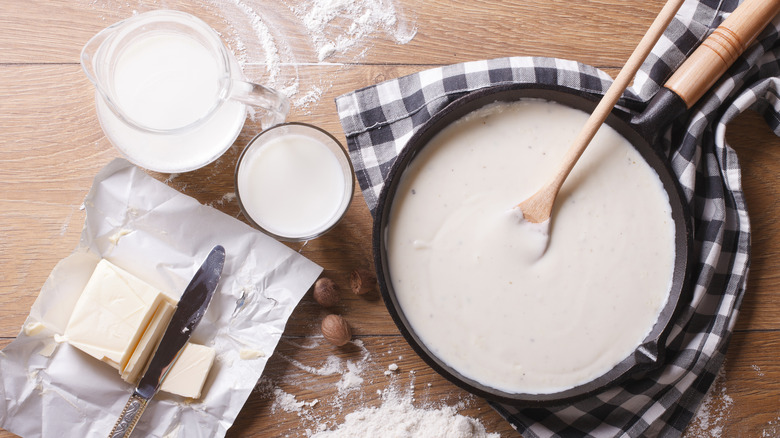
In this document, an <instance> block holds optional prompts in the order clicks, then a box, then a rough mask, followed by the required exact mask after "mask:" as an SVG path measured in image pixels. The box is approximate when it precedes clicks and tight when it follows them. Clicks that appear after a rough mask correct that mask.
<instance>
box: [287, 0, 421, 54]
mask: <svg viewBox="0 0 780 438" xmlns="http://www.w3.org/2000/svg"><path fill="white" fill-rule="evenodd" d="M291 9H292V10H293V11H294V12H295V15H296V16H298V17H299V18H300V19H301V21H302V22H303V24H304V26H306V29H307V30H308V32H309V36H310V38H311V40H312V43H313V44H314V46H315V49H316V51H317V59H319V60H320V61H324V60H325V59H327V58H329V57H331V56H332V55H333V54H335V53H344V52H347V51H348V50H350V49H352V48H353V47H355V46H359V45H360V44H361V43H362V41H363V40H364V39H365V38H366V37H367V36H368V35H371V34H373V33H376V32H377V31H383V32H385V33H387V34H389V35H390V36H391V37H392V38H393V39H394V40H395V42H396V43H398V44H406V43H408V42H409V41H411V40H412V39H413V38H414V36H415V34H416V33H417V30H416V28H415V27H414V25H412V24H410V23H407V22H406V20H405V19H404V18H402V17H401V16H400V15H399V14H398V13H397V11H396V4H395V2H393V1H391V0H313V1H308V2H300V4H298V5H295V6H292V7H291Z"/></svg>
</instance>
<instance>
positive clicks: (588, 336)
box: [387, 100, 675, 394]
mask: <svg viewBox="0 0 780 438" xmlns="http://www.w3.org/2000/svg"><path fill="white" fill-rule="evenodd" d="M586 118H587V115H586V114H585V113H583V112H581V111H578V110H574V109H570V108H568V107H564V106H562V105H559V104H555V103H550V102H544V101H537V100H527V101H521V102H518V103H512V104H507V103H503V104H493V105H490V106H488V107H485V108H482V109H480V110H478V111H475V112H474V113H472V114H469V115H468V116H466V117H464V118H463V119H461V120H459V121H457V122H456V123H454V124H452V125H451V126H450V127H448V128H446V129H445V130H444V131H442V132H441V133H440V134H438V135H437V136H436V137H435V138H434V139H433V140H432V142H431V144H429V145H427V146H426V147H425V148H424V149H423V151H422V152H420V154H419V155H418V156H417V157H416V158H415V159H414V160H413V162H412V164H411V165H410V167H409V169H407V171H406V173H405V175H404V178H403V180H402V181H401V183H400V185H399V188H398V191H397V193H396V196H395V199H394V201H393V209H392V212H391V219H390V222H389V226H388V230H387V248H388V257H389V267H390V277H391V281H392V285H393V288H394V290H395V293H396V294H397V296H398V301H399V303H400V306H401V308H402V310H403V313H404V314H405V316H406V317H407V319H408V321H409V323H410V324H411V326H412V328H413V330H414V331H415V333H416V334H417V335H418V336H419V337H420V339H421V340H422V342H423V343H424V344H425V345H426V346H427V347H428V348H429V349H430V350H431V352H432V353H433V354H435V355H436V356H437V357H438V358H440V359H441V360H443V361H444V362H445V363H447V364H448V365H450V366H451V367H452V368H454V369H455V370H456V371H458V372H459V373H461V374H462V375H464V376H465V377H468V378H471V379H473V380H476V381H478V382H480V383H482V384H484V385H487V386H489V387H492V388H496V389H499V390H502V391H505V392H509V393H528V394H544V393H554V392H559V391H562V390H566V389H569V388H572V387H574V386H577V385H580V384H583V383H587V382H589V381H592V380H593V379H595V378H597V377H599V376H600V375H602V374H604V373H606V372H607V371H609V370H610V369H612V368H613V367H614V366H615V365H616V364H617V363H619V362H620V361H621V360H623V359H624V358H626V357H627V356H628V355H629V354H631V353H632V352H633V351H634V350H635V349H636V347H637V346H638V345H639V344H640V343H641V342H642V340H643V339H644V338H645V336H647V334H648V333H649V332H650V330H651V329H652V327H653V325H654V324H655V322H656V320H657V319H658V316H659V313H660V311H661V309H662V308H663V306H664V304H665V303H666V300H667V298H668V294H669V289H670V286H671V281H672V274H673V268H674V256H675V249H674V237H675V231H674V224H673V221H672V217H671V207H670V205H669V198H668V196H667V194H666V192H665V191H664V189H663V186H662V185H661V181H660V179H659V178H658V175H657V174H656V173H655V171H654V170H653V169H652V168H650V166H649V165H648V164H647V163H646V162H645V161H644V159H642V157H641V156H640V154H639V153H638V152H637V151H636V150H635V149H634V148H633V147H632V146H631V145H630V144H629V143H628V142H627V141H626V140H625V139H624V138H623V137H621V136H620V135H619V134H618V133H617V132H616V131H614V130H613V129H612V128H609V127H608V126H606V125H605V126H604V127H602V128H601V130H600V131H599V133H598V134H597V135H596V137H595V138H594V140H593V141H592V142H591V144H590V145H589V146H588V148H587V150H586V151H585V153H584V154H583V156H582V158H581V159H580V160H579V162H578V164H577V165H576V166H575V168H574V170H573V171H572V173H571V175H570V176H569V177H568V179H567V180H566V182H565V184H564V186H563V188H562V191H561V193H560V194H559V196H558V199H557V201H556V204H555V207H554V210H553V219H552V223H551V228H550V235H549V241H548V240H547V239H548V237H547V236H545V235H544V233H543V232H540V229H541V230H543V228H544V227H541V228H540V227H539V226H534V224H530V223H527V222H525V223H523V222H522V221H520V222H519V221H518V218H517V215H516V214H513V213H512V212H511V211H510V210H511V208H512V207H513V206H514V205H516V204H517V203H519V202H520V201H522V200H524V199H526V198H528V197H529V196H530V195H531V194H533V193H534V192H535V191H536V190H537V189H538V188H539V187H541V185H542V184H543V183H544V182H545V181H546V180H547V179H548V178H549V177H550V176H551V175H552V174H553V172H554V171H555V170H556V169H557V166H559V164H560V162H561V158H562V156H563V153H564V152H565V150H566V149H567V148H568V146H569V145H570V144H571V142H572V140H573V139H574V137H575V135H576V134H577V132H578V131H579V130H580V128H581V127H582V126H583V124H584V123H585V120H586ZM545 246H547V248H546V251H545Z"/></svg>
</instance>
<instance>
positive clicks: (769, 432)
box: [761, 416, 780, 438]
mask: <svg viewBox="0 0 780 438" xmlns="http://www.w3.org/2000/svg"><path fill="white" fill-rule="evenodd" d="M779 436H780V416H778V417H777V418H775V419H774V420H770V421H769V422H768V423H767V424H766V426H764V430H762V431H761V438H777V437H779Z"/></svg>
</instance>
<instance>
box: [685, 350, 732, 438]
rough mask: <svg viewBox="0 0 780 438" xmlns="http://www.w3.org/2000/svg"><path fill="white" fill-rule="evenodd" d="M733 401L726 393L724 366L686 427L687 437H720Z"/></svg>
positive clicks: (724, 365)
mask: <svg viewBox="0 0 780 438" xmlns="http://www.w3.org/2000/svg"><path fill="white" fill-rule="evenodd" d="M733 405H734V399H732V398H731V396H729V395H728V393H727V391H726V364H725V363H724V364H723V366H722V367H721V369H720V371H719V372H718V375H717V377H715V381H714V382H712V386H710V390H709V391H708V392H707V395H706V396H705V397H704V400H702V402H701V404H700V405H699V410H698V411H697V412H696V416H695V417H694V418H693V421H691V424H690V425H689V426H688V429H687V431H686V432H687V435H686V436H688V437H690V438H711V437H720V436H722V434H723V426H724V425H725V424H726V419H727V418H728V417H729V414H731V407H732V406H733Z"/></svg>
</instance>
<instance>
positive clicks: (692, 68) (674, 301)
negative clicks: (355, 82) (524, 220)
mask: <svg viewBox="0 0 780 438" xmlns="http://www.w3.org/2000/svg"><path fill="white" fill-rule="evenodd" d="M770 3H772V4H770ZM762 8H768V9H762ZM757 10H758V12H756V11H757ZM779 10H780V0H772V1H770V2H766V1H763V0H747V1H746V2H745V3H743V4H742V5H741V6H740V7H739V8H738V9H737V10H736V11H735V12H734V13H732V14H731V16H730V17H729V18H728V19H727V20H726V21H724V22H723V24H722V25H721V26H720V27H719V28H718V29H717V30H716V31H715V32H714V33H713V36H710V37H709V38H708V39H707V40H706V41H705V42H704V43H703V44H702V46H701V47H699V49H697V51H696V52H694V54H692V55H691V57H690V58H689V59H688V60H687V61H686V62H685V63H684V64H683V65H682V66H681V67H680V68H679V69H678V70H677V72H676V73H675V75H674V76H673V77H672V78H670V79H669V81H667V83H666V85H665V87H664V88H663V89H661V91H659V92H658V93H657V94H656V96H655V97H654V98H653V100H652V101H651V102H650V103H649V104H648V106H647V108H646V109H645V111H644V112H643V113H642V114H641V115H640V116H638V117H636V118H634V119H633V120H630V119H629V117H628V116H627V115H626V114H625V113H622V112H620V111H618V110H615V111H613V113H612V114H611V115H610V116H609V118H608V119H607V121H606V123H607V124H608V125H609V126H611V127H612V128H614V129H615V130H616V131H617V132H618V133H620V134H621V135H622V136H623V137H625V138H626V139H627V140H628V141H629V142H630V143H631V144H632V145H633V146H634V147H635V148H636V149H637V151H638V152H639V153H640V154H641V155H642V157H643V158H644V159H645V160H646V161H647V163H648V164H649V165H650V166H651V167H652V168H653V169H655V171H656V172H657V173H658V176H659V177H660V179H661V182H662V184H663V186H664V189H665V190H666V192H667V194H668V195H669V201H670V204H671V210H672V218H673V220H674V223H675V249H676V256H675V265H674V274H673V280H672V286H671V289H670V294H669V299H668V301H667V303H666V306H665V307H664V308H663V309H662V311H661V314H660V316H659V319H658V321H657V322H656V324H655V326H654V327H653V329H652V331H651V332H650V334H648V335H647V337H646V338H645V339H644V341H643V342H642V343H641V344H640V346H639V347H638V348H637V349H636V351H635V352H634V354H632V355H630V356H629V357H627V358H626V359H624V360H623V361H622V362H620V363H619V364H617V365H616V366H615V367H614V368H613V369H612V370H610V371H608V372H607V373H606V374H604V375H602V376H600V377H598V378H596V379H594V380H592V381H590V382H587V383H584V384H582V385H579V386H576V387H574V388H571V389H568V390H565V391H560V392H556V393H550V394H524V393H508V392H505V391H500V390H497V389H495V388H491V387H489V386H486V385H483V384H481V383H479V382H477V381H474V380H472V379H469V378H467V377H465V376H463V375H461V374H460V373H458V372H457V371H456V370H454V369H453V368H451V367H450V366H449V365H447V364H446V363H444V362H443V361H441V360H440V359H439V358H437V357H436V356H435V355H434V354H433V353H432V352H431V351H430V350H429V349H428V348H427V347H426V346H425V344H423V342H422V341H421V340H420V338H419V337H418V336H417V334H416V333H415V332H414V330H413V328H412V327H411V325H410V324H409V322H408V321H407V319H406V317H405V315H404V312H403V309H402V308H401V306H400V305H399V303H398V300H397V298H396V296H395V292H394V290H393V286H392V282H391V281H390V271H389V266H388V259H387V248H386V246H385V244H386V241H385V239H386V236H387V229H388V228H389V227H392V224H391V223H389V218H390V212H391V210H392V206H393V199H394V197H395V193H396V190H397V187H398V185H399V182H400V180H401V178H402V177H403V174H404V171H405V170H406V168H407V167H408V166H409V164H410V163H411V162H412V160H414V158H415V156H416V155H417V154H418V152H420V151H421V150H422V149H423V148H424V147H425V145H426V144H428V142H429V141H430V140H431V139H432V138H433V137H434V136H435V135H436V134H438V133H439V132H440V131H441V130H443V129H444V128H446V127H447V126H449V125H450V124H451V123H453V122H454V121H456V120H458V119H460V118H461V117H463V116H464V115H466V114H468V113H470V112H472V111H474V110H476V109H479V108H481V107H483V106H485V105H488V104H491V103H494V102H514V101H518V100H521V99H544V100H548V101H553V102H557V103H559V104H563V105H565V106H569V107H572V108H576V109H579V110H582V111H585V112H587V113H590V112H592V110H593V109H594V108H595V107H596V104H597V103H598V102H597V100H596V98H595V97H594V96H592V95H589V94H587V93H584V92H581V91H579V90H572V89H570V88H565V87H561V86H554V85H541V84H511V85H502V86H496V87H490V88H485V89H480V90H478V91H475V92H472V93H470V94H467V95H466V96H464V97H461V98H460V99H458V100H456V101H454V102H452V103H451V104H450V105H448V106H446V107H445V108H444V109H442V110H441V111H439V112H438V113H436V114H434V116H433V117H432V118H431V119H430V120H428V121H427V122H426V123H425V124H423V125H422V126H421V127H420V128H419V129H418V130H417V131H416V132H415V133H414V135H413V136H412V137H411V139H410V140H409V142H408V143H407V145H406V147H405V148H404V149H403V150H402V151H401V153H400V154H399V156H398V158H397V159H396V161H395V163H394V165H393V167H392V169H391V171H390V173H389V175H388V177H387V179H386V180H385V185H384V187H383V189H382V192H381V194H380V196H379V202H378V204H377V210H376V214H375V220H374V228H373V247H374V263H375V267H376V271H377V279H378V281H379V286H380V290H381V293H382V297H383V299H384V302H385V305H386V306H387V308H388V311H389V312H390V315H391V316H392V317H393V320H394V322H395V323H396V325H397V326H398V328H399V330H400V331H401V333H402V334H403V336H404V337H405V338H406V340H407V342H408V343H409V344H410V345H411V346H412V348H413V349H414V350H415V352H416V353H417V354H418V355H420V357H422V359H423V360H425V362H426V363H427V364H428V365H430V366H431V367H432V368H433V369H434V370H436V371H437V372H438V373H439V374H441V375H443V376H444V377H446V378H447V379H449V380H450V381H452V382H453V383H455V384H456V385H458V386H460V387H462V388H464V389H465V390H467V391H469V392H471V393H473V394H476V395H478V396H481V397H484V398H487V399H489V400H494V401H498V402H502V403H508V404H513V405H522V406H533V405H554V404H561V403H564V402H570V401H574V400H576V399H580V398H583V397H587V396H589V395H592V394H594V393H596V392H599V391H601V390H603V389H605V388H607V387H609V386H612V385H615V384H617V383H620V382H622V381H624V380H626V379H628V378H630V377H640V376H641V375H642V374H643V373H645V372H647V371H649V370H652V369H654V368H657V367H658V366H660V365H661V364H663V362H664V354H665V351H664V347H663V346H664V345H665V340H666V338H667V336H668V334H669V331H670V330H671V328H672V327H673V325H674V324H673V321H674V319H675V317H676V316H677V314H678V313H679V311H680V310H681V308H683V307H684V306H682V305H680V304H681V303H686V302H688V301H689V299H690V292H691V285H690V281H691V270H692V268H693V267H694V253H693V233H692V217H691V213H690V211H689V210H688V206H687V203H686V202H685V197H684V196H683V192H682V189H681V187H680V185H679V182H678V180H677V179H676V178H675V177H674V176H673V173H672V171H671V169H670V167H669V165H668V162H667V160H666V159H665V158H664V157H663V155H662V154H661V153H659V151H657V150H656V149H655V148H654V147H653V144H654V142H655V135H656V133H658V132H662V131H663V129H662V128H663V127H665V126H666V125H668V124H669V123H670V122H671V120H673V119H675V118H677V117H679V116H681V115H683V114H684V113H685V112H686V111H687V109H688V108H690V107H691V106H692V105H693V103H695V102H696V101H697V100H698V99H699V97H701V96H702V95H703V94H704V92H706V90H708V89H709V88H710V87H711V86H712V84H713V83H714V82H715V81H716V80H717V78H718V77H720V75H721V74H722V73H723V72H725V70H726V69H727V68H728V66H729V65H731V63H732V62H733V61H734V60H735V59H736V58H737V57H738V56H739V54H741V53H742V51H743V50H744V48H746V47H747V46H748V45H749V44H750V43H751V42H752V40H753V39H754V38H755V36H756V35H757V34H758V33H759V32H760V31H761V30H762V29H763V28H764V27H765V26H766V25H767V23H768V22H769V20H771V19H772V18H773V17H774V16H775V15H777V13H778V11H779ZM745 17H751V19H750V20H749V21H750V22H749V23H748V24H749V26H746V25H745V23H746V20H745ZM755 21H759V22H755ZM724 35H725V38H727V40H728V41H727V42H731V44H732V45H733V47H728V50H724V49H721V47H722V46H723V43H722V41H720V39H723V38H724ZM715 37H717V38H719V40H718V44H719V45H720V46H718V47H715V48H714V49H713V47H712V44H710V41H711V40H712V39H713V38H715ZM707 68H710V70H707ZM692 78H693V79H695V80H691V79H692ZM627 293H630V291H627ZM453 335H456V334H453Z"/></svg>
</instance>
